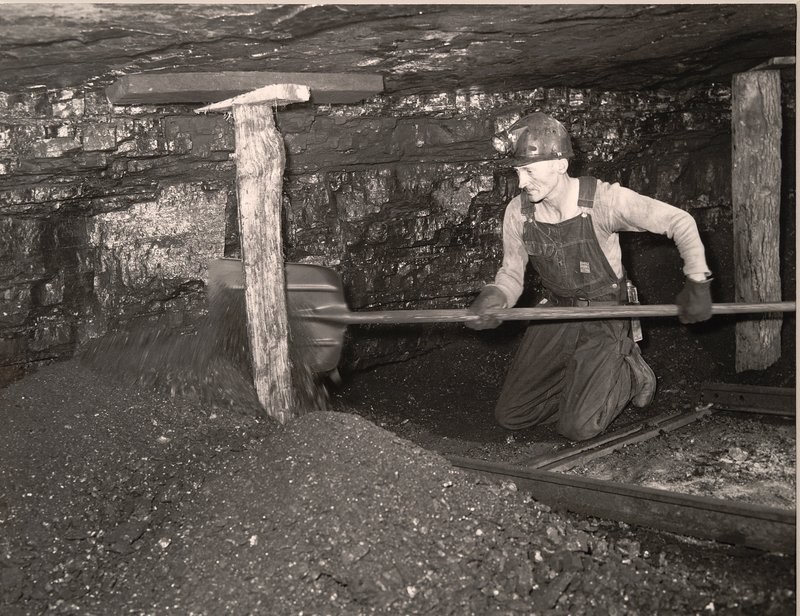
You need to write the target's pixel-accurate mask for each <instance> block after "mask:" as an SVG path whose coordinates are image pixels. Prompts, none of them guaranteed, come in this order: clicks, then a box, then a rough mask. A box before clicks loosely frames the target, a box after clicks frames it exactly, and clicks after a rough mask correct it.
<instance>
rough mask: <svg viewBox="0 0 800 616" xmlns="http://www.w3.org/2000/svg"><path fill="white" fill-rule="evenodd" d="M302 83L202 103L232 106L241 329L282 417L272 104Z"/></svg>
mask: <svg viewBox="0 0 800 616" xmlns="http://www.w3.org/2000/svg"><path fill="white" fill-rule="evenodd" d="M308 98H309V90H308V88H307V87H305V86H295V85H276V86H268V87H265V88H260V89H258V90H255V91H254V92H250V93H248V94H243V95H241V96H237V97H235V98H232V99H229V100H226V101H222V102H219V103H214V104H213V105H208V106H207V107H203V108H202V109H198V110H197V112H198V113H199V112H206V111H215V110H227V109H232V110H233V120H234V130H235V136H236V180H237V192H238V196H239V230H240V235H241V242H242V260H243V262H244V281H245V285H244V287H245V303H246V305H247V331H248V336H249V339H250V349H251V354H252V363H253V379H254V384H255V388H256V393H257V394H258V400H259V402H261V404H262V406H263V407H264V409H265V410H266V412H267V414H268V415H269V416H270V417H274V418H275V419H277V420H278V421H279V422H281V423H284V422H285V421H286V420H288V419H289V418H290V417H292V416H293V415H294V414H295V411H296V409H295V400H294V393H293V389H292V379H291V364H290V361H289V325H288V323H289V321H288V315H287V310H286V283H285V273H284V272H285V269H284V264H283V242H282V237H281V228H282V225H281V203H282V188H283V172H284V165H285V153H284V147H283V139H282V138H281V135H280V133H278V130H277V129H276V128H275V119H274V117H273V111H272V105H278V104H287V103H290V102H297V101H304V100H308Z"/></svg>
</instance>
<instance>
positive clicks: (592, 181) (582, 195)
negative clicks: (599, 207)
mask: <svg viewBox="0 0 800 616" xmlns="http://www.w3.org/2000/svg"><path fill="white" fill-rule="evenodd" d="M596 191H597V179H596V178H593V177H591V176H588V175H582V176H581V177H579V178H578V207H585V208H591V207H592V206H593V205H594V193H595V192H596Z"/></svg>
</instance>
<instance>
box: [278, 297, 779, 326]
mask: <svg viewBox="0 0 800 616" xmlns="http://www.w3.org/2000/svg"><path fill="white" fill-rule="evenodd" d="M794 311H795V302H772V303H755V304H744V303H723V304H712V306H711V314H712V315H714V314H750V313H765V312H794ZM293 316H294V317H295V318H301V319H303V318H307V319H320V320H328V321H334V322H337V323H343V324H345V325H358V324H370V323H387V324H399V323H458V322H467V321H476V320H477V319H479V318H480V317H479V315H477V314H475V313H473V312H470V311H468V310H466V309H443V310H374V311H363V312H350V311H349V310H347V309H346V308H345V310H344V311H343V310H342V309H341V307H340V306H332V307H330V308H329V309H327V310H326V309H325V308H316V309H314V308H311V309H305V310H301V311H298V312H297V313H295V314H294V315H293ZM487 316H493V317H495V318H497V319H499V320H501V321H560V320H580V319H628V318H630V319H641V318H644V317H675V316H678V306H677V305H675V304H653V305H635V306H624V305H623V306H585V307H584V306H582V307H575V306H563V307H536V308H509V309H506V310H496V311H493V312H491V313H487Z"/></svg>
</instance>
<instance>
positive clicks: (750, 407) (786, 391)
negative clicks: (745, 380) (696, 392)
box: [702, 383, 797, 417]
mask: <svg viewBox="0 0 800 616" xmlns="http://www.w3.org/2000/svg"><path fill="white" fill-rule="evenodd" d="M702 390H703V400H704V401H705V402H706V403H708V404H711V405H712V406H713V407H714V408H715V409H719V410H721V411H741V412H746V413H763V414H766V415H782V416H784V417H795V415H796V412H797V409H796V406H795V403H796V400H797V398H796V395H795V390H794V388H788V387H762V386H757V385H736V384H728V383H707V384H705V385H703V387H702Z"/></svg>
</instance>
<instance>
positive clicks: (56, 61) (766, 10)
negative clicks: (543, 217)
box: [0, 3, 796, 94]
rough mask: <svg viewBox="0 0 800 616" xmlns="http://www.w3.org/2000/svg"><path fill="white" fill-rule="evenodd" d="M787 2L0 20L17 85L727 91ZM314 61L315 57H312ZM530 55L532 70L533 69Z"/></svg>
mask: <svg viewBox="0 0 800 616" xmlns="http://www.w3.org/2000/svg"><path fill="white" fill-rule="evenodd" d="M795 27H796V12H795V11H794V10H793V7H792V6H791V5H783V6H781V5H779V4H772V5H769V4H763V5H751V6H746V5H744V6H743V5H734V4H728V5H724V4H723V5H716V6H703V5H699V4H698V5H691V4H687V5H661V6H658V5H655V6H647V5H601V4H595V5H592V4H587V5H577V4H576V5H569V4H566V5H541V4H529V5H526V4H524V3H520V4H511V5H507V6H504V5H498V4H496V5H486V6H480V5H457V4H448V3H443V4H430V5H416V4H415V5H408V6H404V5H402V4H401V3H398V4H396V5H385V4H373V5H369V4H363V5H358V4H357V5H351V4H342V5H335V4H332V5H327V4H325V5H317V6H314V5H308V6H303V5H263V4H261V5H258V4H256V5H246V4H239V5H228V6H226V5H224V4H221V5H208V6H202V5H200V6H193V7H191V10H187V11H184V10H175V9H174V8H173V7H171V6H169V5H162V6H158V5H156V6H152V7H147V8H143V7H141V6H137V5H135V4H132V5H98V6H95V5H84V6H81V7H77V8H76V7H71V6H70V7H65V6H59V5H58V4H50V5H40V6H36V5H33V6H26V7H15V6H14V5H8V6H4V7H3V10H2V12H0V34H2V36H0V41H2V42H1V43H0V52H2V58H3V60H2V61H1V62H0V71H2V72H3V76H4V81H7V82H8V83H9V84H12V85H13V86H14V87H16V86H18V85H22V86H23V87H25V86H29V85H31V84H39V83H52V84H57V85H59V86H60V85H75V84H76V83H80V82H84V81H87V80H89V79H94V80H101V79H108V78H110V77H111V76H113V75H114V74H115V73H117V72H118V73H136V72H146V71H150V72H152V71H165V70H167V71H168V70H175V67H176V66H177V67H180V70H183V71H189V70H197V71H223V70H228V71H247V70H250V71H252V70H260V71H264V70H267V71H278V72H302V71H305V72H321V73H331V72H333V73H336V72H341V71H342V67H348V70H349V71H352V72H363V73H377V74H383V75H385V82H386V89H387V91H388V92H390V93H404V94H408V93H413V92H439V91H441V88H451V87H458V88H464V89H465V90H469V89H470V88H476V87H477V88H481V87H489V88H493V87H497V86H500V87H503V88H506V89H518V88H526V87H531V85H532V84H533V85H538V84H542V85H553V84H554V83H556V84H563V83H572V84H575V85H576V86H579V87H582V86H601V87H611V88H616V87H626V86H627V87H631V86H632V87H653V86H658V85H663V84H670V85H678V86H680V85H686V84H697V83H707V82H709V81H712V80H714V79H718V80H723V81H727V80H728V79H729V76H730V74H731V72H735V71H737V70H747V69H749V68H751V67H753V66H755V65H756V64H758V63H759V62H761V61H764V60H768V59H769V58H772V57H775V56H786V55H792V54H793V53H794V39H795ZM321 51H324V53H321ZM534 59H535V60H534Z"/></svg>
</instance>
